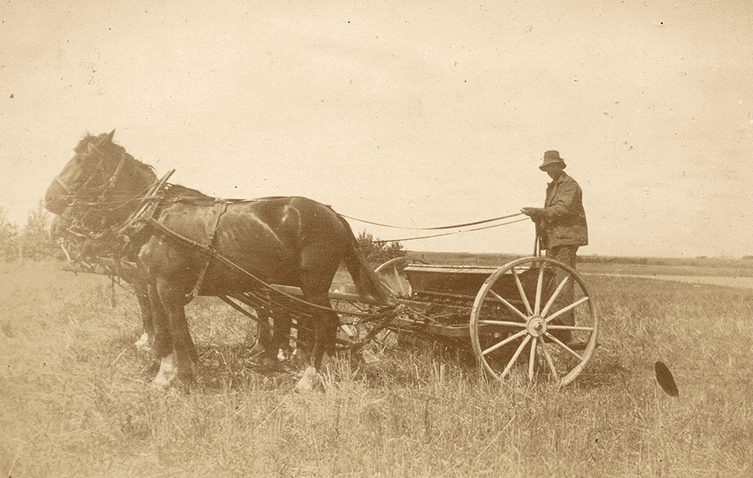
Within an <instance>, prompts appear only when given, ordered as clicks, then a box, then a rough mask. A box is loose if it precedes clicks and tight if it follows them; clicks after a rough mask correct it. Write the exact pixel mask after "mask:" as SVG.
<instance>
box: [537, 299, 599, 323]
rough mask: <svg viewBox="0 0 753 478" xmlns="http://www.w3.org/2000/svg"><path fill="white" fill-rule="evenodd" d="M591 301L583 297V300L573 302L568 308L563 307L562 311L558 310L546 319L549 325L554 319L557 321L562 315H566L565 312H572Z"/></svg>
mask: <svg viewBox="0 0 753 478" xmlns="http://www.w3.org/2000/svg"><path fill="white" fill-rule="evenodd" d="M589 300H590V297H583V298H581V299H579V300H577V301H575V302H573V303H572V304H570V305H568V306H567V307H563V308H562V309H560V310H558V311H557V312H555V313H553V314H552V315H550V316H549V317H547V318H546V321H547V323H549V322H551V321H552V320H553V319H556V318H557V317H559V316H560V315H562V314H564V313H565V312H567V311H570V310H572V309H574V308H576V307H578V306H579V305H580V304H582V303H584V302H588V301H589Z"/></svg>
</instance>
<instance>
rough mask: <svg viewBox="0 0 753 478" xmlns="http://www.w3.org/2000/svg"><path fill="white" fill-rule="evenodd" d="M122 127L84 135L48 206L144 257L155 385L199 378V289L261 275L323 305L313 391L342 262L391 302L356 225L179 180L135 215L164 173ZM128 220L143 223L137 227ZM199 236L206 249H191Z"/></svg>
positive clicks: (223, 287) (141, 274) (319, 207)
mask: <svg viewBox="0 0 753 478" xmlns="http://www.w3.org/2000/svg"><path fill="white" fill-rule="evenodd" d="M114 133H115V131H113V132H111V133H109V134H101V135H99V136H91V135H87V136H86V137H84V138H83V139H82V140H81V141H80V142H79V144H78V145H77V146H76V148H75V149H74V151H75V153H76V154H75V155H74V156H73V158H72V159H71V160H70V161H68V164H66V165H65V167H64V168H63V170H62V171H61V172H60V174H58V176H57V177H56V178H55V180H54V181H53V182H52V184H50V186H49V187H48V189H47V193H46V195H45V207H46V208H47V209H48V210H49V211H50V212H52V213H54V214H57V215H60V216H63V218H64V219H67V220H72V221H76V222H78V223H80V224H85V225H86V227H88V228H90V229H92V230H95V231H104V232H105V234H104V235H105V236H106V235H107V232H108V231H115V230H117V231H119V232H118V233H117V234H115V235H116V236H117V237H116V238H115V239H114V240H113V242H112V243H113V244H117V246H112V247H111V248H114V249H118V250H120V251H122V252H120V256H121V257H125V258H131V259H132V260H134V261H135V262H136V263H137V273H136V276H135V278H134V279H133V284H134V288H135V289H136V292H137V296H138V297H139V303H140V305H141V309H142V315H143V318H144V325H145V332H147V333H149V335H150V336H153V339H152V340H153V350H154V352H155V354H156V356H157V358H158V359H160V361H161V363H160V370H159V373H158V374H157V376H156V377H155V379H154V383H155V384H157V385H163V386H166V385H169V384H170V383H171V382H172V381H173V380H174V379H175V378H176V377H177V378H178V379H179V380H181V381H188V382H190V381H192V380H193V378H194V363H195V362H196V360H197V358H198V355H197V352H196V348H195V346H194V343H193V341H192V339H191V335H190V332H189V330H188V324H187V322H186V316H185V312H184V306H185V305H186V304H187V303H188V302H189V301H190V300H191V298H192V297H193V295H195V293H200V295H207V296H213V295H225V294H231V293H239V292H248V291H253V290H257V289H258V288H259V287H260V286H259V282H258V281H257V279H260V280H261V281H264V282H266V283H268V284H280V285H288V286H294V287H299V288H300V289H301V291H302V292H303V296H304V298H305V300H306V301H307V302H309V303H311V304H316V305H318V306H320V308H316V309H313V310H314V312H312V323H313V335H314V341H313V342H314V344H313V350H311V361H312V362H311V364H310V365H309V367H308V368H307V369H306V372H305V373H304V376H303V378H302V379H301V380H300V381H299V382H298V385H297V387H298V388H302V389H307V388H312V387H313V386H314V385H315V384H316V381H317V378H318V369H319V367H320V366H321V364H322V359H323V356H324V354H329V355H334V351H335V335H336V331H337V327H338V318H337V315H336V314H335V313H334V312H332V311H331V308H330V300H329V288H330V285H331V283H332V279H333V278H334V275H335V272H336V271H337V269H338V267H339V265H340V263H341V262H344V263H345V264H346V266H347V268H348V272H349V273H350V275H351V276H352V278H353V281H354V282H355V283H356V286H357V287H358V290H359V294H360V295H361V296H362V297H364V298H367V297H368V298H370V299H371V300H374V299H376V300H377V301H378V302H381V303H387V301H388V299H387V297H386V294H385V292H384V289H383V287H382V286H381V284H380V282H379V279H378V278H377V277H376V274H375V273H374V272H373V271H372V270H371V268H370V267H369V266H368V264H367V263H366V262H365V261H364V259H363V258H362V257H361V256H360V255H359V254H358V252H357V249H356V245H357V242H356V239H355V237H354V235H353V231H352V230H351V228H350V226H349V225H348V223H347V222H346V221H345V220H344V219H343V218H342V216H340V215H338V214H337V213H336V212H334V211H333V210H332V209H331V208H330V207H328V206H325V205H323V204H320V203H318V202H315V201H312V200H310V199H307V198H303V197H278V198H266V199H258V200H249V201H229V202H224V201H218V200H215V199H214V198H211V197H208V196H205V195H203V194H201V193H199V192H198V191H195V190H193V189H188V188H185V187H182V186H177V185H167V187H166V188H164V190H163V191H162V193H161V199H160V200H159V202H158V203H157V204H156V206H155V208H154V209H153V212H152V213H151V218H152V219H148V220H146V221H142V220H140V218H139V217H138V214H135V213H136V212H137V211H139V210H140V208H142V205H143V204H144V201H148V200H149V198H145V197H144V196H145V195H146V194H147V191H149V190H150V188H151V186H153V185H154V184H156V182H157V177H156V175H155V173H154V170H153V169H152V168H151V167H150V166H148V165H146V164H144V163H141V162H140V161H138V160H136V159H134V158H133V157H132V156H131V155H130V154H128V153H127V152H126V151H125V149H124V148H123V147H122V146H119V145H117V144H115V143H113V141H112V138H113V135H114ZM142 209H143V208H142ZM129 223H138V224H137V225H135V226H134V227H131V228H130V229H129V228H128V226H129ZM123 231H126V232H123ZM186 239H188V242H187V241H186ZM191 241H193V243H195V244H200V245H203V246H205V247H203V248H202V247H199V248H196V247H190V242H191ZM208 251H216V254H218V255H219V256H215V255H212V254H208V253H207V252H208ZM218 257H221V258H224V259H227V260H228V261H230V262H231V263H233V264H235V265H236V266H238V268H240V269H242V270H244V271H247V272H248V273H250V274H251V276H249V275H246V274H244V273H243V272H239V269H238V268H233V267H228V265H227V264H226V263H225V262H224V261H218V260H217V258H218ZM192 291H193V292H194V294H192ZM327 309H329V310H327Z"/></svg>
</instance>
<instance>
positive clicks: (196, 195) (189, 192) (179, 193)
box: [165, 183, 215, 203]
mask: <svg viewBox="0 0 753 478" xmlns="http://www.w3.org/2000/svg"><path fill="white" fill-rule="evenodd" d="M165 198H166V199H171V200H173V201H183V200H187V201H199V202H205V201H209V202H212V203H213V202H214V201H215V198H213V197H212V196H207V195H206V194H204V193H203V192H201V191H199V190H197V189H191V188H187V187H185V186H181V185H180V184H172V183H168V184H167V187H166V188H165Z"/></svg>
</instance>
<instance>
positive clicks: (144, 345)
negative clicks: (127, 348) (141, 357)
mask: <svg viewBox="0 0 753 478" xmlns="http://www.w3.org/2000/svg"><path fill="white" fill-rule="evenodd" d="M133 345H135V346H136V348H137V349H138V350H142V351H149V349H150V347H149V334H147V333H146V332H144V333H143V334H141V337H140V338H139V340H137V341H136V342H134V343H133Z"/></svg>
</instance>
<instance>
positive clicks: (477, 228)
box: [340, 212, 528, 244]
mask: <svg viewBox="0 0 753 478" xmlns="http://www.w3.org/2000/svg"><path fill="white" fill-rule="evenodd" d="M340 215H341V216H342V217H344V218H347V219H351V220H353V221H358V222H363V223H365V224H371V225H374V226H382V227H389V228H392V229H410V230H414V231H438V230H446V229H459V228H463V227H468V226H475V225H478V224H488V223H490V222H496V221H501V220H503V219H511V218H513V217H518V216H522V215H523V213H522V212H519V213H516V214H508V215H506V216H500V217H494V218H491V219H483V220H481V221H474V222H467V223H464V224H454V225H451V226H438V227H402V226H393V225H389V224H381V223H378V222H372V221H366V220H364V219H358V218H355V217H350V216H346V215H345V214H340ZM526 220H528V218H527V217H524V218H521V219H516V220H514V221H507V222H503V223H500V224H492V225H489V226H482V227H474V228H471V229H465V230H457V231H451V232H444V233H440V234H430V235H426V236H418V237H406V238H402V239H384V240H382V239H379V240H375V241H374V242H375V243H377V244H384V243H388V242H406V241H417V240H420V239H430V238H433V237H442V236H451V235H453V234H461V233H463V232H473V231H481V230H484V229H492V228H495V227H500V226H507V225H509V224H515V223H516V222H523V221H526Z"/></svg>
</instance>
